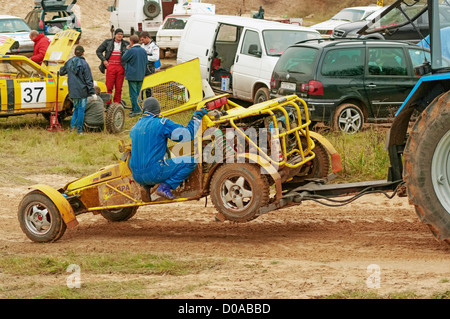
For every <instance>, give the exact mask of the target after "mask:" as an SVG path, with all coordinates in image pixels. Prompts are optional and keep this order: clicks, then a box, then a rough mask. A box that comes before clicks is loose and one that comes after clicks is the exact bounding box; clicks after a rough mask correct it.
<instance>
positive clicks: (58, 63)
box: [42, 30, 80, 74]
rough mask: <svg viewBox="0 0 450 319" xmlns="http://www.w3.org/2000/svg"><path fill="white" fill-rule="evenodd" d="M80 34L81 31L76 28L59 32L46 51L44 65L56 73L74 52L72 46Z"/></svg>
mask: <svg viewBox="0 0 450 319" xmlns="http://www.w3.org/2000/svg"><path fill="white" fill-rule="evenodd" d="M79 36H80V32H78V31H75V30H65V31H61V32H58V33H57V34H56V35H55V36H54V38H53V39H52V42H51V43H50V45H49V47H48V49H47V52H46V53H45V57H44V61H43V63H42V66H43V67H44V68H46V69H47V70H48V71H50V72H52V73H54V74H56V72H58V71H59V69H60V68H61V67H62V66H63V65H64V63H65V62H66V61H67V60H68V58H69V56H70V54H71V53H72V48H73V46H74V45H75V43H76V41H77V39H78V37H79Z"/></svg>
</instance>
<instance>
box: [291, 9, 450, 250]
mask: <svg viewBox="0 0 450 319" xmlns="http://www.w3.org/2000/svg"><path fill="white" fill-rule="evenodd" d="M442 6H446V8H444V9H448V7H450V0H397V1H395V3H393V4H392V5H391V6H389V7H388V8H387V9H386V10H384V11H383V12H382V13H381V14H380V15H379V16H378V17H376V18H374V19H373V20H372V21H371V22H369V23H368V24H367V25H366V26H364V27H363V28H362V29H361V30H359V31H358V33H359V35H360V36H359V37H360V38H361V39H367V38H368V37H369V36H370V34H373V33H390V34H392V33H395V32H396V31H397V30H398V29H399V28H400V27H402V26H405V25H406V24H412V26H413V27H414V28H415V29H416V31H417V32H418V33H419V34H420V37H421V38H422V39H423V40H422V41H421V42H420V43H419V44H420V45H422V46H424V47H427V48H429V49H430V50H429V51H428V50H426V52H425V53H423V56H419V57H415V61H414V62H415V63H416V65H417V66H416V67H415V72H416V75H417V76H420V79H419V81H418V82H417V84H416V85H415V86H414V88H413V89H412V91H411V92H410V94H409V95H408V97H407V98H406V100H405V101H404V103H403V104H402V106H401V107H400V109H399V110H398V111H397V113H396V116H395V119H394V121H393V123H392V126H391V129H390V130H389V134H388V136H387V142H386V147H387V149H388V151H389V159H390V167H389V171H388V174H387V180H384V181H368V182H358V183H350V184H327V183H326V181H325V183H318V182H317V181H316V182H311V183H309V184H307V185H300V186H299V187H297V188H295V189H292V190H291V191H290V192H288V193H287V194H286V195H285V196H284V198H283V199H284V200H286V201H287V200H292V201H293V202H295V203H298V202H301V201H303V200H315V201H318V202H321V201H324V200H330V197H337V196H342V195H353V194H356V195H355V196H354V197H351V198H350V199H348V200H340V201H336V200H334V201H333V200H332V201H333V204H327V205H328V206H333V205H335V206H341V205H343V204H346V203H349V202H351V201H353V200H355V199H356V198H359V197H360V196H362V195H364V194H369V193H376V192H381V193H384V194H385V195H386V196H388V195H387V194H386V193H385V191H394V194H393V195H392V197H393V196H394V195H396V194H397V195H398V196H408V197H409V201H410V203H411V204H412V205H414V207H415V210H416V212H417V215H418V216H419V218H420V220H421V221H422V222H423V223H424V224H426V225H428V226H429V228H430V229H431V232H432V233H433V235H434V236H435V237H436V239H438V240H439V241H445V242H447V243H448V244H450V92H449V90H450V27H449V26H450V17H448V16H446V15H445V14H444V13H445V12H447V10H440V9H443V8H442ZM422 14H426V15H427V16H428V21H429V24H430V26H429V29H427V30H420V28H418V27H417V26H416V25H415V21H416V20H417V18H418V17H419V16H421V15H422ZM428 31H429V32H428ZM357 40H358V39H357ZM386 45H389V44H388V43H386ZM388 197H389V198H392V197H391V196H388ZM336 202H337V204H336ZM322 203H323V202H322Z"/></svg>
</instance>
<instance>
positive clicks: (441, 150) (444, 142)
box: [431, 131, 450, 214]
mask: <svg viewBox="0 0 450 319" xmlns="http://www.w3.org/2000/svg"><path fill="white" fill-rule="evenodd" d="M431 181H432V184H433V188H434V192H435V193H436V196H437V198H438V199H439V202H440V203H441V205H442V206H443V207H444V209H445V210H446V211H447V213H449V214H450V131H448V132H447V133H446V134H445V135H444V136H443V137H442V138H441V140H440V141H439V143H438V144H437V145H436V149H435V151H434V154H433V158H432V160H431Z"/></svg>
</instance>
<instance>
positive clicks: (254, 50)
mask: <svg viewBox="0 0 450 319" xmlns="http://www.w3.org/2000/svg"><path fill="white" fill-rule="evenodd" d="M248 53H249V54H253V55H259V54H261V52H260V51H259V49H258V45H257V44H250V45H249V46H248Z"/></svg>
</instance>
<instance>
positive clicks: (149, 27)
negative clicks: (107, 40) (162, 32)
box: [108, 0, 178, 39]
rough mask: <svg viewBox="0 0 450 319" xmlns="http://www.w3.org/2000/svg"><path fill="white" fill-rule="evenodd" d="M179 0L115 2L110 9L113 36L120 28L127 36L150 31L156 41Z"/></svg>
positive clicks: (124, 0)
mask: <svg viewBox="0 0 450 319" xmlns="http://www.w3.org/2000/svg"><path fill="white" fill-rule="evenodd" d="M177 2H178V1H177V0H113V4H112V6H110V7H108V11H109V12H111V15H110V17H109V22H110V27H111V34H113V33H114V30H115V29H117V28H120V29H122V30H123V32H124V35H125V36H130V35H132V34H135V33H138V32H141V31H148V32H149V33H150V35H151V36H152V37H153V38H154V39H155V38H156V33H157V32H158V29H159V27H160V26H161V23H162V22H163V20H164V18H165V17H166V16H167V15H169V14H171V13H172V12H173V7H174V5H175V4H176V3H177Z"/></svg>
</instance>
